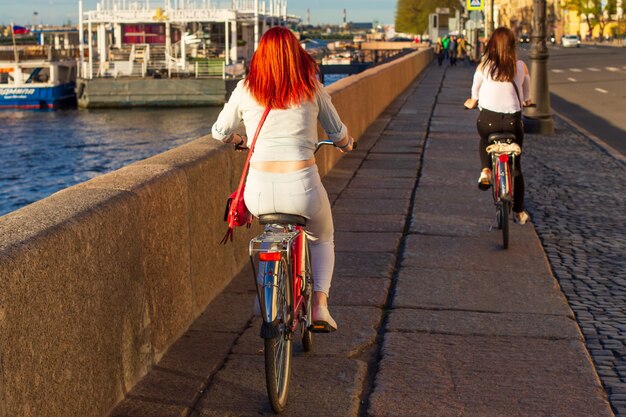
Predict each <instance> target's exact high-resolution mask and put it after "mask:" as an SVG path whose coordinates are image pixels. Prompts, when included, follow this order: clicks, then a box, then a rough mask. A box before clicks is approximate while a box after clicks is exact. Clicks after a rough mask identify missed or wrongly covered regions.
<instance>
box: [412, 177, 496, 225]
mask: <svg viewBox="0 0 626 417" xmlns="http://www.w3.org/2000/svg"><path fill="white" fill-rule="evenodd" d="M472 185H473V184H472ZM485 194H487V193H479V192H477V190H476V189H475V188H474V187H471V188H470V187H467V186H459V185H458V184H454V185H450V186H443V187H442V186H431V185H420V187H419V192H418V193H416V195H415V204H414V206H413V212H414V213H435V214H440V215H450V216H459V217H467V218H480V219H485V224H486V225H487V229H488V226H489V224H490V222H491V220H492V219H494V215H495V209H493V203H490V202H489V200H487V198H491V197H489V196H485ZM451 195H453V196H455V197H456V198H454V199H450V198H448V197H449V196H451ZM429 226H430V225H429Z"/></svg>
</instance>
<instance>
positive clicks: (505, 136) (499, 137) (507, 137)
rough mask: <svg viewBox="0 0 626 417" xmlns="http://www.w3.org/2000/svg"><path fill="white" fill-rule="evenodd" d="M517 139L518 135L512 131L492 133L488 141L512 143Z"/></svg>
mask: <svg viewBox="0 0 626 417" xmlns="http://www.w3.org/2000/svg"><path fill="white" fill-rule="evenodd" d="M516 141H517V137H516V136H515V134H514V133H511V132H501V133H491V134H490V135H489V136H488V137H487V142H489V143H494V142H507V143H511V142H516Z"/></svg>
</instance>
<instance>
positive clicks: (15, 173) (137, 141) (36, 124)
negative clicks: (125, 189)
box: [0, 107, 221, 216]
mask: <svg viewBox="0 0 626 417" xmlns="http://www.w3.org/2000/svg"><path fill="white" fill-rule="evenodd" d="M220 110H221V108H218V107H203V108H186V109H127V110H76V109H74V110H58V111H17V110H16V111H11V110H4V111H1V112H0V129H1V130H0V132H1V133H0V216H1V215H3V214H6V213H9V212H11V211H13V210H16V209H18V208H20V207H23V206H25V205H27V204H30V203H32V202H35V201H37V200H40V199H42V198H44V197H47V196H49V195H50V194H52V193H54V192H56V191H59V190H61V189H63V188H66V187H69V186H71V185H75V184H78V183H80V182H83V181H86V180H88V179H90V178H93V177H95V176H97V175H100V174H103V173H106V172H110V171H114V170H116V169H118V168H121V167H123V166H124V165H128V164H129V163H131V162H134V161H138V160H141V159H145V158H147V157H149V156H152V155H156V154H158V153H161V152H164V151H166V150H168V149H171V148H174V147H176V146H180V145H182V144H184V143H187V142H189V141H192V140H194V139H197V138H199V137H201V136H204V135H207V134H209V133H210V132H211V126H212V124H213V122H214V121H215V119H216V118H217V115H218V113H219V111H220Z"/></svg>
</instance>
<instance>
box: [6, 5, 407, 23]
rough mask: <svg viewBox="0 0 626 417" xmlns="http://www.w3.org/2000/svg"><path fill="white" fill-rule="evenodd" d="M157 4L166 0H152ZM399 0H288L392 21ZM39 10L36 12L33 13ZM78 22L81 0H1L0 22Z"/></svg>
mask: <svg viewBox="0 0 626 417" xmlns="http://www.w3.org/2000/svg"><path fill="white" fill-rule="evenodd" d="M83 1H84V3H83V4H84V6H83V7H84V9H85V11H87V10H95V8H96V3H97V0H83ZM150 2H151V4H152V5H154V7H155V8H156V7H158V6H159V5H162V4H164V3H165V0H150ZM396 3H397V0H287V11H288V13H289V14H295V15H298V16H300V17H301V18H302V21H303V22H305V21H306V11H307V9H310V13H311V23H312V24H320V23H332V24H339V23H341V22H343V9H346V13H347V21H348V22H373V21H378V23H380V24H393V21H394V15H395V9H396ZM35 12H36V13H37V14H36V15H35V14H34V13H35ZM68 21H71V22H72V23H73V24H76V23H77V22H78V0H21V1H20V0H0V24H4V25H7V24H10V23H11V22H13V23H14V24H16V25H22V26H24V25H32V24H33V23H35V24H39V23H44V24H54V25H57V24H62V23H67V22H68Z"/></svg>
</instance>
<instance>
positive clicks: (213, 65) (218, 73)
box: [194, 60, 225, 78]
mask: <svg viewBox="0 0 626 417" xmlns="http://www.w3.org/2000/svg"><path fill="white" fill-rule="evenodd" d="M194 67H195V75H196V78H209V77H222V78H225V72H224V67H225V65H224V61H223V60H202V61H196V62H194Z"/></svg>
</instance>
